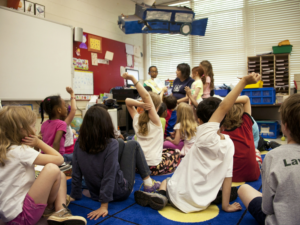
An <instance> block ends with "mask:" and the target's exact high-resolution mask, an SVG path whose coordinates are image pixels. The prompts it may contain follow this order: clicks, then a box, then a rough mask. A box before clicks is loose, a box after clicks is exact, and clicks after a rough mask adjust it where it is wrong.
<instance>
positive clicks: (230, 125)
mask: <svg viewBox="0 0 300 225" xmlns="http://www.w3.org/2000/svg"><path fill="white" fill-rule="evenodd" d="M243 113H244V107H243V105H242V104H234V105H233V106H232V108H231V109H230V110H229V112H228V113H227V114H226V117H225V120H224V123H223V126H224V127H225V129H226V130H231V129H234V128H236V127H240V126H241V125H242V123H243V120H242V116H243Z"/></svg>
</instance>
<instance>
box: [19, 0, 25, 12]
mask: <svg viewBox="0 0 300 225" xmlns="http://www.w3.org/2000/svg"><path fill="white" fill-rule="evenodd" d="M24 2H25V1H24V0H20V2H19V6H18V11H20V12H24V11H25V6H24V4H25V3H24Z"/></svg>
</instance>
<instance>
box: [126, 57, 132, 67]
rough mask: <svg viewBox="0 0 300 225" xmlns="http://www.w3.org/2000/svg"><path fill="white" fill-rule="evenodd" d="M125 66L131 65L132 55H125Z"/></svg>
mask: <svg viewBox="0 0 300 225" xmlns="http://www.w3.org/2000/svg"><path fill="white" fill-rule="evenodd" d="M127 66H129V67H132V66H133V61H132V55H127Z"/></svg>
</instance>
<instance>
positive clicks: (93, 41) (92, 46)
mask: <svg viewBox="0 0 300 225" xmlns="http://www.w3.org/2000/svg"><path fill="white" fill-rule="evenodd" d="M88 50H89V51H90V52H97V53H102V38H101V37H97V36H95V35H90V34H89V35H88Z"/></svg>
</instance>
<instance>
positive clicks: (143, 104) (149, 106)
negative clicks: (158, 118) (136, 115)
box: [141, 103, 152, 111]
mask: <svg viewBox="0 0 300 225" xmlns="http://www.w3.org/2000/svg"><path fill="white" fill-rule="evenodd" d="M141 107H142V108H143V109H144V110H145V111H148V110H150V109H151V107H152V104H150V103H142V104H141Z"/></svg>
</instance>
